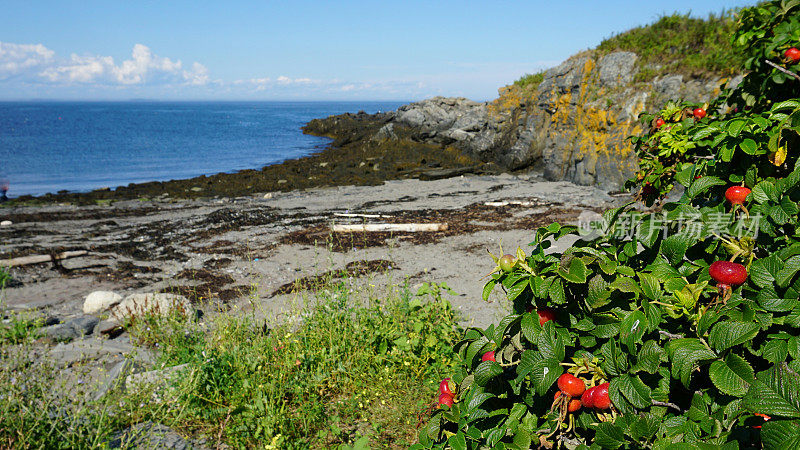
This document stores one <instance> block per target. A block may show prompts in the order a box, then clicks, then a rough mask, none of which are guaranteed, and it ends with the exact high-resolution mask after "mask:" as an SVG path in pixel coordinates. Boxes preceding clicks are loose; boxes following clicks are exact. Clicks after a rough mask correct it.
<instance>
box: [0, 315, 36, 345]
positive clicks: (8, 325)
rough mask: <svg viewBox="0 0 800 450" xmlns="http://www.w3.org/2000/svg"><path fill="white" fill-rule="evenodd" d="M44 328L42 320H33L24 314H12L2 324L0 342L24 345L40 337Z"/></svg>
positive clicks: (0, 324)
mask: <svg viewBox="0 0 800 450" xmlns="http://www.w3.org/2000/svg"><path fill="white" fill-rule="evenodd" d="M41 327H42V319H41V318H32V317H28V316H26V315H22V314H12V315H11V316H10V317H9V318H8V319H6V320H4V321H3V323H0V342H5V343H8V344H22V343H25V342H30V341H32V340H34V339H36V338H37V337H38V336H39V333H38V330H39V329H40V328H41Z"/></svg>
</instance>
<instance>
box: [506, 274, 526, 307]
mask: <svg viewBox="0 0 800 450" xmlns="http://www.w3.org/2000/svg"><path fill="white" fill-rule="evenodd" d="M529 284H530V283H529V280H528V278H520V279H519V280H517V282H516V283H514V284H513V285H511V287H510V288H508V293H507V294H506V296H507V297H508V300H509V301H512V302H513V301H514V300H515V299H516V298H517V297H519V296H520V295H522V293H523V292H525V289H527V288H528V286H529Z"/></svg>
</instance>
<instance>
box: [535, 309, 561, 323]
mask: <svg viewBox="0 0 800 450" xmlns="http://www.w3.org/2000/svg"><path fill="white" fill-rule="evenodd" d="M536 314H537V315H538V316H539V325H542V326H544V324H545V323H547V322H550V321H551V320H555V318H556V312H555V311H553V310H552V309H550V308H539V309H538V310H536Z"/></svg>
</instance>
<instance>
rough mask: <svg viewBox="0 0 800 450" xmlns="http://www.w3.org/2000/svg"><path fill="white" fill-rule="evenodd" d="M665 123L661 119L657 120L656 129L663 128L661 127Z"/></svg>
mask: <svg viewBox="0 0 800 450" xmlns="http://www.w3.org/2000/svg"><path fill="white" fill-rule="evenodd" d="M664 123H665V122H664V119H662V118H661V117H659V118H658V119H656V128H661V125H664Z"/></svg>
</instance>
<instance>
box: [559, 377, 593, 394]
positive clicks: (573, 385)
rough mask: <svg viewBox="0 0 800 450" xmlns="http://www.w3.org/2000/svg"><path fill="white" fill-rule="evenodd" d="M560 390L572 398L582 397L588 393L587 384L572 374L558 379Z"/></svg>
mask: <svg viewBox="0 0 800 450" xmlns="http://www.w3.org/2000/svg"><path fill="white" fill-rule="evenodd" d="M558 388H559V389H560V390H561V392H563V393H565V394H567V395H569V396H570V397H580V396H581V395H583V393H584V392H586V383H584V382H583V380H581V379H580V378H578V377H576V376H575V375H573V374H571V373H565V374H562V375H561V376H560V377H558Z"/></svg>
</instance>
